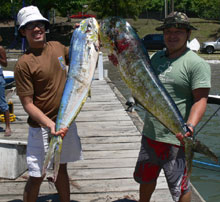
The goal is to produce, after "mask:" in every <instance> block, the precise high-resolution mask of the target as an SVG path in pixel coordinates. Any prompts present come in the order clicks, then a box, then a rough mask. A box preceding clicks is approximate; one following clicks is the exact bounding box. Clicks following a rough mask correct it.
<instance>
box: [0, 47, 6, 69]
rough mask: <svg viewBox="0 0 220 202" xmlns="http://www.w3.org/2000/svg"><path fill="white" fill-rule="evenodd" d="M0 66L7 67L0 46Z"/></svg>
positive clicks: (3, 51)
mask: <svg viewBox="0 0 220 202" xmlns="http://www.w3.org/2000/svg"><path fill="white" fill-rule="evenodd" d="M0 65H2V66H3V67H7V65H8V62H7V57H6V52H5V49H4V48H3V47H2V46H0Z"/></svg>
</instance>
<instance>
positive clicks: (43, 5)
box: [0, 0, 220, 20]
mask: <svg viewBox="0 0 220 202" xmlns="http://www.w3.org/2000/svg"><path fill="white" fill-rule="evenodd" d="M167 1H168V10H169V11H171V0H167ZM164 2H165V1H164V0H1V7H0V20H6V19H13V18H16V14H17V12H18V10H19V9H20V8H22V7H23V6H24V5H26V6H27V5H36V6H38V7H39V9H40V10H41V12H42V13H43V14H44V15H45V16H46V15H47V14H48V12H49V11H50V10H51V9H52V8H53V9H55V10H56V11H57V12H58V13H59V14H60V15H61V16H63V17H65V16H67V15H69V14H76V13H78V12H82V11H83V12H88V11H93V12H95V13H96V14H97V17H98V18H103V17H106V16H109V15H115V16H121V17H129V18H133V19H137V18H138V17H140V15H141V14H143V13H145V14H146V13H147V14H148V13H152V12H156V13H164ZM84 5H88V6H87V7H86V8H85V6H84ZM174 7H175V10H178V11H183V12H185V13H186V14H187V15H188V16H189V17H199V18H203V19H212V20H213V19H215V20H220V0H175V1H174ZM162 16H163V15H161V17H162Z"/></svg>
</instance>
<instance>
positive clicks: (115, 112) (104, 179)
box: [0, 80, 172, 202]
mask: <svg viewBox="0 0 220 202" xmlns="http://www.w3.org/2000/svg"><path fill="white" fill-rule="evenodd" d="M91 90H92V97H91V98H88V99H87V101H86V103H85V105H84V106H83V108H82V110H81V112H80V114H79V115H78V117H77V119H76V122H77V127H78V132H79V136H80V138H81V142H82V148H83V156H84V160H81V161H78V162H75V163H70V164H69V165H68V172H69V177H70V184H71V201H72V202H77V201H79V202H89V201H91V202H92V201H96V202H111V201H112V202H113V201H114V202H123V201H124V202H132V201H137V200H138V184H137V183H136V182H135V181H134V180H133V170H134V166H135V163H136V159H137V156H138V152H139V147H140V138H141V136H140V132H139V131H138V130H137V128H136V127H135V125H134V123H133V122H132V120H131V118H130V117H129V116H128V114H127V112H126V111H125V110H124V108H123V106H122V104H121V103H120V101H119V100H118V99H117V97H116V96H115V94H114V92H113V91H112V90H111V88H110V86H109V85H107V83H106V81H105V80H103V81H97V80H94V81H93V84H92V89H91ZM13 103H14V112H15V115H16V116H17V120H16V121H15V122H13V123H11V128H12V131H13V135H12V136H11V137H8V138H5V137H3V135H4V133H3V132H1V133H0V139H7V140H20V141H26V140H27V133H28V132H27V130H28V127H27V124H26V119H27V115H26V113H25V112H24V110H23V108H22V106H21V104H20V102H19V100H18V97H17V96H13ZM0 127H1V128H2V129H3V128H4V124H3V123H0ZM27 177H28V173H27V172H25V173H23V174H22V175H21V176H20V177H18V178H17V179H16V180H7V179H0V202H6V201H11V202H12V201H13V202H20V201H22V194H23V189H24V186H25V183H26V179H27ZM43 201H59V198H58V196H57V194H56V190H55V189H54V188H53V187H51V186H49V184H48V182H47V181H46V180H45V181H44V182H43V184H42V186H41V189H40V194H39V199H38V202H43ZM151 201H156V202H162V201H163V202H168V201H169V202H170V201H172V199H171V196H170V193H169V191H168V187H167V184H166V181H165V177H164V175H163V173H161V175H160V177H159V179H158V185H157V189H156V191H155V193H154V194H153V197H152V200H151Z"/></svg>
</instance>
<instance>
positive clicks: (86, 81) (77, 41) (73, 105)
mask: <svg viewBox="0 0 220 202" xmlns="http://www.w3.org/2000/svg"><path fill="white" fill-rule="evenodd" d="M98 30H99V26H98V23H97V21H96V20H95V18H87V19H85V20H83V21H81V22H80V25H79V27H78V28H77V29H75V31H74V32H73V35H72V39H71V43H70V49H69V58H70V67H69V70H68V74H67V81H66V84H65V87H64V92H63V95H62V99H61V103H60V108H59V112H58V116H57V120H56V131H59V130H60V129H61V128H68V127H69V126H70V124H71V123H72V122H73V120H74V119H75V118H76V117H77V115H78V113H79V112H80V110H81V108H82V106H83V104H84V103H85V101H86V99H87V97H88V94H89V91H90V87H91V83H92V78H93V75H94V72H95V68H96V64H97V61H98V55H99V41H98ZM64 138H65V137H64ZM61 150H62V138H61V136H52V138H51V141H50V145H49V150H48V152H47V154H46V157H45V161H44V166H43V174H45V172H46V169H47V167H48V164H49V162H50V161H51V159H52V158H53V157H54V176H53V177H54V179H53V181H54V182H55V181H56V179H57V174H58V170H59V165H60V154H61Z"/></svg>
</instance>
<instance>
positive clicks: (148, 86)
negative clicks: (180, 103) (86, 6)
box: [100, 17, 218, 176]
mask: <svg viewBox="0 0 220 202" xmlns="http://www.w3.org/2000/svg"><path fill="white" fill-rule="evenodd" d="M100 35H101V41H102V44H103V45H104V47H106V48H107V50H108V54H109V55H110V57H111V59H112V60H113V64H115V65H116V66H117V67H118V69H119V72H120V75H121V77H122V79H123V81H124V82H125V83H126V85H127V86H128V88H129V89H130V90H131V93H132V96H133V97H134V98H135V99H136V100H137V101H138V102H139V103H140V104H141V105H142V106H143V107H144V108H145V109H146V110H147V111H148V112H150V113H151V114H152V115H153V116H154V117H155V118H157V119H158V120H159V121H160V122H161V123H162V124H163V125H164V126H165V127H166V128H167V129H169V130H170V131H171V132H172V133H173V134H177V133H181V134H185V133H186V132H188V131H190V130H189V128H188V127H187V125H186V124H185V122H184V120H183V117H182V115H181V113H180V111H179V110H178V108H177V106H176V104H175V103H174V101H173V99H172V98H171V97H170V95H169V94H168V92H167V91H166V89H165V87H164V86H163V84H162V83H161V82H160V80H159V79H158V77H157V76H156V74H155V72H154V70H153V68H152V67H151V64H150V59H149V55H148V53H147V51H146V49H145V47H144V46H143V44H142V42H141V40H140V38H139V37H138V35H137V33H136V32H135V31H134V29H133V28H132V27H131V26H130V24H129V23H128V22H127V21H125V20H124V19H122V18H119V17H109V18H106V19H104V20H103V21H102V22H101V24H100ZM183 141H184V146H185V157H186V165H187V173H188V176H189V175H190V174H191V169H192V159H193V154H194V151H196V152H199V153H202V154H205V155H207V156H208V157H209V158H211V159H212V160H214V161H216V162H217V161H218V158H217V156H216V155H215V154H214V153H213V152H212V151H211V150H210V149H209V148H208V147H207V146H205V145H204V144H202V143H201V142H200V141H198V140H193V139H192V138H190V137H187V138H186V137H184V138H183Z"/></svg>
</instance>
